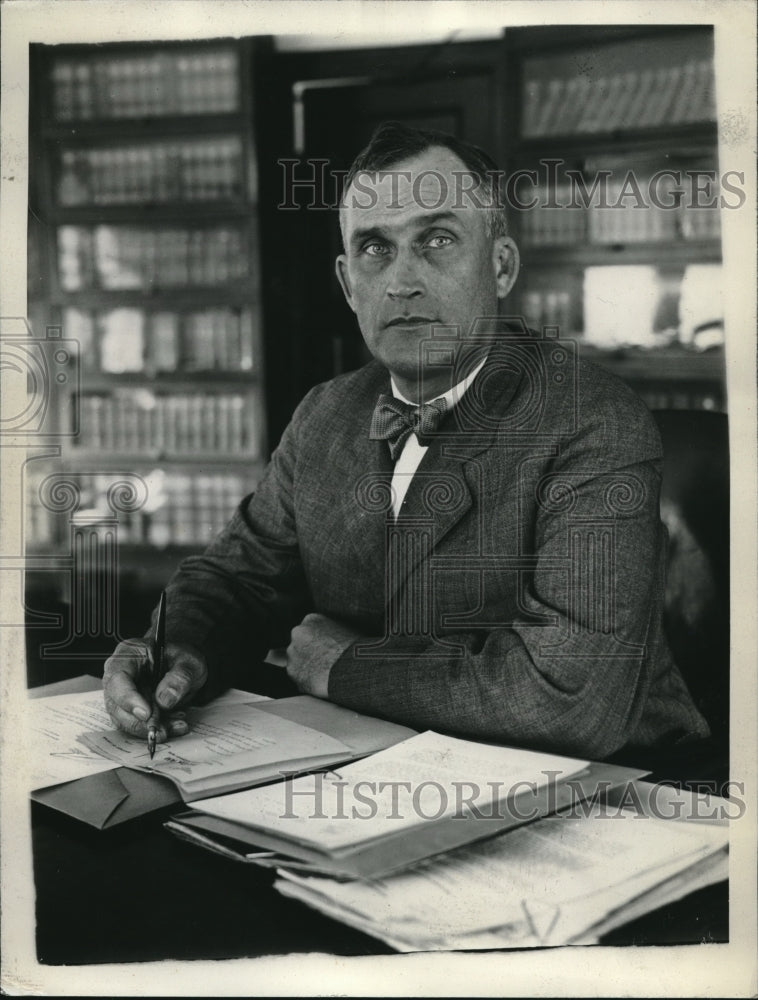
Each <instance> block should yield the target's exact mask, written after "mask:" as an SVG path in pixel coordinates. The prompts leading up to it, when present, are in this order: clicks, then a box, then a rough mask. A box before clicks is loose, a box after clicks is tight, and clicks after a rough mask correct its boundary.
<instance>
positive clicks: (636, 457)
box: [105, 123, 708, 759]
mask: <svg viewBox="0 0 758 1000" xmlns="http://www.w3.org/2000/svg"><path fill="white" fill-rule="evenodd" d="M496 176H497V175H496V168H495V165H494V164H493V163H492V161H491V160H489V158H488V157H486V156H485V154H483V153H481V151H479V150H477V149H475V148H473V147H471V146H468V145H466V144H464V143H461V142H459V141H457V140H455V139H453V138H452V137H450V136H445V135H442V134H439V133H433V132H425V131H419V130H416V129H410V128H406V127H404V126H401V125H397V124H392V123H390V124H387V125H385V126H382V127H381V128H380V129H378V130H377V132H376V133H375V134H374V136H373V138H372V140H371V142H370V144H369V146H368V147H367V148H366V149H365V150H364V151H363V153H361V154H360V155H359V156H358V158H357V160H356V161H355V163H354V165H353V168H352V170H351V172H350V174H349V175H348V178H347V180H346V188H345V191H344V194H343V201H342V206H341V211H340V223H341V228H342V234H343V242H344V251H345V252H344V254H342V255H341V256H340V257H339V258H338V260H337V277H338V280H339V282H340V285H341V287H342V290H343V292H344V294H345V297H346V299H347V302H348V304H349V306H350V308H351V309H352V310H353V311H354V312H355V314H356V316H357V319H358V324H359V326H360V329H361V332H362V334H363V337H364V339H365V341H366V344H367V346H368V348H369V350H370V352H371V354H372V355H373V357H374V359H375V360H374V361H373V362H372V363H370V364H368V365H367V366H365V367H364V368H362V369H361V370H359V371H357V372H354V373H350V374H348V375H345V376H341V377H339V378H337V379H335V380H333V381H331V382H329V383H326V384H323V385H320V386H316V387H315V388H314V389H313V390H311V392H310V393H309V394H308V395H307V396H306V398H305V399H304V400H303V402H302V403H301V404H300V406H299V407H298V409H297V411H296V412H295V414H294V416H293V418H292V422H291V423H290V425H289V427H288V428H287V430H286V431H285V433H284V435H283V437H282V440H281V442H280V444H279V447H278V448H277V449H276V451H275V452H274V455H273V457H272V460H271V463H270V465H269V467H268V469H267V471H266V474H265V476H264V478H263V480H262V482H261V484H260V486H259V488H258V490H257V492H256V494H255V495H254V496H252V497H248V498H246V499H245V500H244V501H243V502H242V504H241V505H240V507H239V508H238V510H237V512H236V514H235V515H234V518H233V519H232V521H231V522H230V524H229V525H228V527H227V528H226V529H225V530H224V531H223V532H222V534H221V535H220V536H219V537H218V538H217V539H216V540H215V541H214V542H213V543H212V544H211V545H210V547H209V548H208V549H207V551H206V552H205V553H204V554H203V555H202V556H197V557H192V558H190V559H187V560H185V561H184V563H183V564H182V565H181V567H180V568H179V570H178V572H177V573H176V575H175V576H174V578H173V580H172V582H171V584H170V586H169V588H168V595H167V596H168V609H169V610H168V619H167V636H168V637H169V640H170V641H169V646H168V657H169V664H170V670H169V672H168V674H167V675H166V677H165V679H164V680H163V681H162V683H161V685H160V687H159V689H158V696H157V700H158V703H159V705H160V706H161V708H162V709H163V710H164V713H165V715H164V720H165V721H164V724H163V726H162V729H161V732H160V734H159V739H163V738H165V737H166V736H167V735H169V734H170V735H178V734H180V733H182V732H184V731H186V728H187V725H186V722H185V721H184V720H183V719H182V718H181V717H180V716H177V715H176V714H173V713H175V712H176V709H177V708H181V706H182V705H185V704H187V703H188V702H189V701H191V700H192V699H193V698H195V697H201V698H202V697H207V696H209V695H210V694H212V693H214V692H215V691H216V690H219V689H220V688H221V687H222V686H223V685H224V684H225V683H228V681H229V680H230V679H232V677H233V676H234V674H233V671H234V669H235V668H239V666H240V664H246V665H249V664H253V663H254V662H255V661H256V660H260V659H262V658H263V656H264V655H265V652H266V651H267V650H268V649H269V647H271V646H273V645H276V643H277V641H278V640H279V639H280V637H281V636H282V635H285V634H287V633H290V632H291V638H290V641H289V646H288V649H287V670H288V673H289V675H290V677H291V678H293V679H294V681H295V682H296V684H297V685H298V687H299V689H300V690H301V691H303V692H305V693H309V694H312V695H315V696H317V697H320V698H329V699H331V700H333V701H335V702H337V703H339V704H342V705H345V706H347V707H350V708H353V709H356V710H359V711H362V712H365V713H367V714H373V715H378V716H383V717H386V718H389V719H392V720H395V721H398V722H402V723H406V724H409V725H411V726H414V727H416V728H434V729H437V730H444V731H448V732H452V733H455V734H458V735H463V736H469V737H472V738H480V739H488V740H498V741H501V742H507V743H516V744H521V745H524V746H530V747H535V748H540V749H547V750H552V751H558V752H564V753H571V754H576V755H582V756H587V757H591V758H595V759H601V758H607V757H609V756H611V755H614V754H617V753H618V752H619V751H626V752H627V754H632V755H633V754H634V753H635V752H640V753H642V752H645V751H647V750H650V748H655V747H658V746H661V745H669V744H671V743H673V742H677V741H682V740H689V739H693V738H697V737H702V736H705V735H707V732H708V728H707V725H706V723H705V721H704V719H703V718H702V717H701V716H700V714H699V713H698V711H697V710H696V708H695V707H694V705H693V703H692V701H691V698H690V696H689V693H688V692H687V689H686V687H685V685H684V682H683V680H682V678H681V676H680V674H679V672H678V671H677V669H676V667H675V666H674V664H673V663H672V661H671V657H670V655H669V652H668V649H667V646H666V642H665V639H664V636H663V630H662V622H661V617H662V600H663V592H664V549H665V537H664V531H663V528H662V525H661V523H660V520H659V514H658V488H659V480H660V463H661V450H660V442H659V439H658V436H657V432H656V430H655V428H654V424H653V422H652V420H651V418H650V415H649V414H648V413H647V411H646V409H645V408H644V406H643V405H642V403H641V402H640V401H639V400H638V399H637V398H636V396H634V395H633V393H631V392H630V391H629V390H628V389H627V388H626V387H625V386H623V385H622V384H621V383H620V382H618V381H617V380H615V379H614V378H612V377H611V376H610V375H609V374H607V373H605V372H604V371H603V370H601V369H598V368H595V367H593V366H591V365H588V364H583V363H581V362H575V359H574V356H573V354H572V352H571V351H570V350H569V347H570V345H564V344H561V343H559V342H557V341H555V340H551V339H549V338H544V337H538V336H536V335H530V334H528V332H527V331H526V330H525V328H522V327H519V325H518V324H515V325H513V324H511V325H508V324H506V323H504V322H503V321H502V320H500V319H498V318H497V316H498V303H499V302H500V301H502V300H503V299H505V298H506V296H507V295H508V293H509V291H510V290H511V288H512V287H513V284H514V282H515V280H516V277H517V274H518V269H519V257H518V251H517V248H516V245H515V244H514V242H513V240H512V239H510V237H509V236H508V235H507V229H506V221H505V216H504V212H503V210H502V208H501V207H500V206H499V203H498V197H497V193H498V192H497V184H496V180H495V178H496ZM409 404H410V405H409ZM419 404H424V405H419ZM149 655H150V652H149V641H148V640H141V641H137V640H135V641H133V642H130V643H126V644H121V645H120V646H119V647H118V649H117V650H116V653H115V654H114V656H113V657H112V658H111V659H110V660H109V661H108V663H107V664H106V671H105V697H106V704H107V706H108V709H109V711H110V713H111V715H112V717H113V719H114V720H115V721H116V723H117V724H118V725H119V726H121V727H122V728H124V729H125V730H127V731H129V732H131V733H133V734H134V735H135V736H139V737H144V735H145V720H146V719H147V717H148V713H149V705H148V704H147V702H146V701H145V699H144V698H143V697H142V696H141V695H140V694H139V692H138V690H137V681H138V675H139V670H140V667H141V666H142V665H143V663H144V662H145V660H146V658H147V657H148V656H149Z"/></svg>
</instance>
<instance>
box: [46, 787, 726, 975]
mask: <svg viewBox="0 0 758 1000" xmlns="http://www.w3.org/2000/svg"><path fill="white" fill-rule="evenodd" d="M32 823H33V850H34V874H35V881H36V888H37V953H38V959H39V961H40V962H42V963H43V964H47V965H62V964H66V965H86V964H96V963H103V962H135V961H151V960H158V959H175V960H182V959H187V960H189V959H212V958H216V959H223V958H243V957H255V956H261V955H281V954H287V953H289V952H298V953H303V952H309V951H321V952H327V953H331V954H336V955H386V954H392V950H391V949H390V948H388V947H387V946H386V945H384V944H382V943H381V942H380V941H377V940H375V939H374V938H370V937H368V936H366V935H364V934H361V933H359V932H358V931H354V930H352V929H351V928H349V927H345V926H344V925H343V924H339V923H337V922H335V921H333V920H330V919H328V918H327V917H324V916H322V915H321V914H318V913H316V912H315V911H313V910H310V909H308V908H307V907H306V906H304V905H302V904H300V903H298V902H296V901H294V900H288V899H285V898H284V897H283V896H280V895H279V893H278V892H275V891H274V889H273V888H272V882H273V878H274V876H273V873H272V872H269V871H265V870H263V869H258V868H256V867H255V866H253V865H242V864H236V863H235V862H233V861H228V860H226V859H224V858H221V857H218V856H216V855H213V854H211V853H209V852H208V851H203V850H200V849H198V848H196V847H192V846H191V845H189V844H185V843H182V842H181V841H179V840H177V839H176V838H175V837H172V836H171V835H170V834H169V833H167V832H166V831H165V830H163V828H162V826H161V822H160V820H159V819H156V818H155V817H151V818H150V819H149V820H145V821H140V822H138V823H136V824H133V825H132V826H126V827H122V828H120V829H117V830H112V831H109V832H107V833H100V832H98V831H96V830H91V829H89V828H87V827H84V826H83V825H82V824H78V823H76V822H75V821H73V820H69V819H67V818H66V817H64V816H60V815H57V814H55V813H53V812H52V811H51V810H48V809H46V808H45V807H44V806H36V805H35V806H34V807H33V815H32ZM148 884H152V885H158V886H160V887H161V889H162V891H161V892H158V893H155V892H150V893H147V894H146V895H148V896H149V898H150V899H151V900H152V903H153V915H152V918H150V919H147V918H146V917H145V914H144V909H143V902H142V898H141V894H140V890H139V887H140V886H147V885H148ZM727 904H728V893H727V886H726V883H720V884H719V885H715V886H710V887H708V888H706V889H702V890H700V891H699V892H696V893H693V894H692V895H690V896H688V897H687V898H686V899H683V900H680V901H679V902H678V903H675V904H673V905H671V906H667V907H663V908H662V909H660V910H657V911H655V912H654V913H650V914H647V915H646V916H645V917H642V918H640V919H639V920H636V921H634V922H633V923H631V924H627V925H626V926H625V927H623V928H619V929H617V930H615V931H613V932H612V933H611V934H609V935H608V936H607V937H606V938H605V939H604V940H603V943H604V944H612V945H626V944H636V945H643V944H687V943H699V942H701V941H708V942H711V941H726V940H728V933H727V928H728V923H727V918H728V905H727Z"/></svg>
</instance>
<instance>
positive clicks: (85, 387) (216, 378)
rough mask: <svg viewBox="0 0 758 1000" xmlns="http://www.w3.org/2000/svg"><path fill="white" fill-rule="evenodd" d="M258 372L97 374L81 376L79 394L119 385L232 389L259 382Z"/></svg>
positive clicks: (108, 389)
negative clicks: (227, 387)
mask: <svg viewBox="0 0 758 1000" xmlns="http://www.w3.org/2000/svg"><path fill="white" fill-rule="evenodd" d="M260 380H261V373H260V371H244V372H241V371H233V372H221V371H198V372H158V373H156V374H155V375H150V374H149V373H147V372H124V373H123V374H121V373H119V374H116V373H115V372H113V373H108V372H97V373H93V374H90V373H89V372H86V371H84V372H81V373H80V383H79V390H80V392H82V393H94V392H110V391H112V390H113V389H118V388H121V387H122V386H123V387H125V388H129V389H151V390H158V391H160V390H162V389H163V388H164V387H168V386H170V388H171V389H189V390H196V389H198V388H199V387H202V386H209V387H212V388H213V389H216V388H223V387H225V386H232V387H234V388H235V389H237V388H239V387H240V386H248V385H253V384H256V383H259V382H260Z"/></svg>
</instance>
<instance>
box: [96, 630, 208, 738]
mask: <svg viewBox="0 0 758 1000" xmlns="http://www.w3.org/2000/svg"><path fill="white" fill-rule="evenodd" d="M166 660H167V664H168V668H169V669H168V672H167V673H166V675H165V677H164V678H163V680H162V681H161V682H160V684H159V685H158V689H157V691H156V693H155V699H156V701H157V703H158V712H156V713H155V714H153V713H154V712H155V705H154V704H153V699H152V695H151V692H150V690H149V689H147V688H145V689H143V685H144V682H145V675H146V667H147V666H148V665H150V664H151V662H152V647H151V644H150V642H149V641H148V640H145V639H127V640H125V641H124V642H120V643H119V644H118V646H117V647H116V649H115V651H114V653H113V655H112V656H111V657H109V659H108V660H107V661H106V664H105V670H104V674H103V691H104V696H105V707H106V709H107V710H108V713H109V715H110V716H111V718H112V719H113V721H114V723H115V724H116V725H117V726H118V728H119V729H121V730H123V731H124V732H125V733H129V735H130V736H134V737H137V738H141V739H146V738H147V730H148V724H149V722H150V721H152V722H153V723H156V724H157V730H156V740H157V742H159V743H163V742H165V741H166V740H167V739H170V738H172V737H174V736H183V735H184V734H185V733H186V732H188V730H189V726H188V724H187V721H186V719H185V718H184V713H183V712H181V711H176V710H175V709H176V708H177V707H178V706H180V705H182V704H185V703H187V702H189V701H190V699H191V698H192V697H193V696H194V695H195V694H196V693H197V692H198V691H199V690H200V688H201V687H202V686H203V685H204V684H205V681H206V679H207V676H208V671H207V668H206V666H205V660H204V659H203V657H202V656H201V655H200V654H199V653H197V652H196V651H194V650H192V649H190V648H189V647H182V646H176V645H171V644H169V645H168V646H167V648H166ZM172 709H174V711H172ZM151 717H152V718H151Z"/></svg>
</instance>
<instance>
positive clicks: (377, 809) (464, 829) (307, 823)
mask: <svg viewBox="0 0 758 1000" xmlns="http://www.w3.org/2000/svg"><path fill="white" fill-rule="evenodd" d="M642 773H644V772H641V771H637V770H633V769H630V768H624V767H617V766H612V765H607V764H595V763H591V762H589V761H584V760H577V759H575V758H571V757H562V756H558V755H555V754H546V753H538V752H535V751H530V750H522V749H519V748H515V747H502V746H493V745H490V744H486V743H477V742H474V741H470V740H461V739H456V738H454V737H450V736H444V735H440V734H438V733H433V732H426V733H420V734H418V735H416V736H413V737H411V738H409V739H407V740H405V741H403V742H402V743H398V744H396V745H395V746H393V747H391V748H389V749H387V750H384V751H382V752H381V753H376V754H374V755H373V756H371V757H368V758H366V759H365V760H362V761H359V762H358V763H354V764H350V765H348V766H346V767H340V768H339V770H333V771H331V772H329V773H328V774H326V775H324V774H317V775H308V776H304V777H300V778H296V779H295V780H293V781H291V782H284V783H280V784H278V785H276V786H274V785H270V786H268V787H265V788H251V789H248V790H246V791H243V792H238V793H235V794H232V795H222V796H216V797H213V798H209V799H202V800H199V801H195V802H193V803H192V804H191V805H192V810H193V811H192V812H191V813H184V814H182V815H181V816H178V817H175V818H174V819H172V820H171V821H170V822H169V823H167V827H168V829H170V830H171V831H172V832H173V833H175V834H176V835H177V836H180V837H182V838H183V839H185V840H189V841H192V842H194V843H196V844H198V845H199V846H202V847H205V848H208V849H210V850H217V851H218V852H219V853H221V854H225V855H226V856H228V857H236V858H238V859H239V860H243V861H254V862H257V863H263V864H265V865H267V866H271V865H273V864H277V863H284V864H288V865H293V864H294V865H296V866H297V867H298V869H299V870H301V871H311V872H318V873H324V874H330V875H336V876H340V877H345V878H371V879H374V878H379V877H382V876H384V875H386V874H387V873H388V872H393V871H397V870H400V869H402V868H405V867H408V866H409V865H412V864H414V863H416V862H417V861H420V860H422V859H425V858H429V857H432V856H434V855H437V854H441V853H444V852H447V851H450V850H453V849H454V848H457V847H460V846H462V845H465V844H470V843H472V842H474V841H478V840H482V839H486V838H488V837H492V836H494V835H495V834H498V833H502V832H504V831H505V830H509V829H512V828H514V827H518V826H521V825H523V824H525V823H530V822H532V821H534V820H535V819H538V818H539V817H541V816H545V815H549V814H552V813H554V812H555V811H556V810H559V809H563V808H566V807H567V806H570V805H571V804H573V803H575V802H577V801H583V800H585V799H587V798H592V797H593V796H594V795H596V793H597V792H598V790H599V789H600V790H605V791H607V790H608V789H609V788H611V787H613V786H614V785H616V784H619V783H621V782H624V781H629V780H631V779H632V778H634V777H637V776H639V775H640V774H642Z"/></svg>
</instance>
